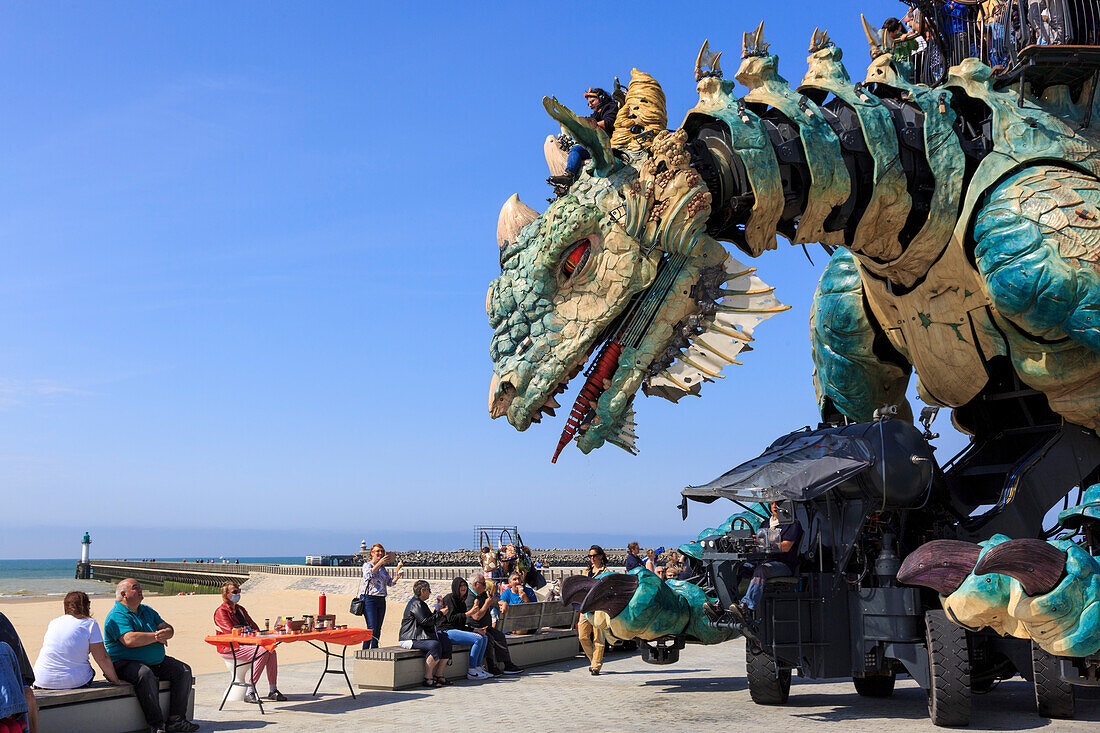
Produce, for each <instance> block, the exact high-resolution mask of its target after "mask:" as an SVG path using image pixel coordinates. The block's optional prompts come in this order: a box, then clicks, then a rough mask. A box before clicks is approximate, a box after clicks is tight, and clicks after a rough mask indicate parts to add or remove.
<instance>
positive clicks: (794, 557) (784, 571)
mask: <svg viewBox="0 0 1100 733" xmlns="http://www.w3.org/2000/svg"><path fill="white" fill-rule="evenodd" d="M771 511H772V516H771V519H770V520H769V521H768V525H767V530H778V534H779V537H778V543H779V545H778V547H777V548H776V547H771V548H769V554H771V553H772V552H775V551H777V554H775V559H774V560H767V561H765V562H761V563H755V564H748V563H747V564H746V565H745V567H744V568H743V569H742V572H743V573H747V572H748V571H749V570H751V571H752V580H750V581H749V589H748V591H746V592H745V597H744V599H743V600H742V601H741V611H742V612H745V611H746V610H747V611H752V612H755V611H756V606H757V605H758V604H759V603H760V597H761V596H762V595H763V593H764V581H765V580H767V579H768V578H779V577H783V576H788V575H793V576H797V575H798V544H799V543H800V542H801V541H802V524H801V523H799V521H798V519H795V520H794V521H793V522H791V523H790V524H785V525H781V524H780V523H779V502H776V501H773V502H772V503H771Z"/></svg>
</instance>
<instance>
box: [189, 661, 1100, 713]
mask: <svg viewBox="0 0 1100 733" xmlns="http://www.w3.org/2000/svg"><path fill="white" fill-rule="evenodd" d="M349 666H350V665H349ZM320 669H321V662H320V659H318V661H317V663H316V664H295V665H286V666H284V667H283V668H282V669H280V671H279V683H280V687H281V688H282V691H283V692H284V693H286V695H287V696H288V697H289V698H290V700H289V701H287V702H284V703H271V704H270V705H265V710H266V711H267V714H266V715H263V716H261V715H260V712H259V710H257V709H256V707H255V706H254V705H248V704H246V703H243V702H230V703H226V707H225V710H223V711H221V712H219V711H218V703H219V702H220V701H221V696H222V693H223V692H224V690H225V682H226V680H227V678H228V675H227V674H213V675H211V674H208V675H201V676H199V677H198V680H197V684H196V704H195V719H196V720H197V721H198V722H199V723H201V724H202V730H203V731H229V730H270V731H278V732H282V731H361V730H364V729H365V728H367V727H370V728H372V729H381V730H398V729H400V730H409V729H410V728H413V729H416V730H434V731H452V730H458V729H459V728H460V727H462V728H467V729H471V730H478V731H498V730H499V731H505V730H507V731H516V730H529V731H544V730H545V731H551V730H552V731H555V733H559V732H562V731H629V732H630V733H637V731H641V730H661V731H665V730H667V731H692V733H699V732H700V731H714V730H759V731H784V730H801V731H806V730H811V731H814V732H815V733H816V732H817V731H822V732H825V731H843V732H844V733H862V732H864V731H866V732H867V733H882V732H883V731H885V730H889V731H891V733H893V732H894V731H935V730H943V729H937V728H935V727H934V726H933V725H932V724H931V723H930V722H929V721H928V715H927V709H926V705H925V696H924V693H923V692H922V691H921V689H920V688H919V687H918V686H917V685H916V684H915V683H914V682H913V681H912V680H909V679H902V680H899V681H898V687H897V691H896V692H895V693H894V696H893V697H892V698H890V699H887V700H872V699H864V698H860V697H859V696H858V695H856V693H855V690H854V689H853V687H852V683H851V681H847V680H845V681H838V682H810V681H805V680H799V679H797V678H795V680H794V682H793V684H792V685H791V698H790V702H789V703H788V704H787V705H786V706H782V707H763V706H759V705H755V704H753V702H752V700H751V699H750V698H749V692H748V689H746V687H745V676H744V675H745V659H744V647H743V646H742V645H740V644H739V643H736V642H733V643H729V644H723V645H719V646H713V647H688V648H687V649H685V650H684V652H683V653H682V656H681V658H680V662H678V663H677V664H674V665H669V666H666V667H659V666H654V665H648V664H645V663H643V662H642V660H641V658H640V657H639V656H638V654H636V653H634V654H630V655H615V654H609V655H608V657H607V658H606V659H605V664H604V673H603V674H602V675H600V676H599V677H592V676H591V675H589V674H588V668H587V666H586V663H585V661H584V658H583V657H578V658H577V659H576V660H575V661H570V662H561V663H558V664H552V665H546V666H543V667H535V668H532V669H530V670H528V671H527V672H526V673H525V674H523V675H519V676H515V677H502V678H497V679H493V680H488V681H486V682H482V683H478V682H465V681H463V682H457V683H455V684H454V685H453V686H451V687H447V688H443V689H439V690H427V689H423V690H422V689H414V690H407V691H402V692H380V691H375V690H362V691H357V693H358V699H356V700H352V699H351V697H350V696H349V695H348V694H347V687H346V686H344V687H343V692H342V693H341V689H340V687H341V685H344V681H343V678H340V677H337V676H335V675H328V678H327V679H326V680H325V681H324V683H322V685H321V690H320V694H319V695H318V697H317V698H312V697H310V695H309V693H310V692H311V691H312V690H313V686H314V684H315V683H316V681H317V676H318V673H319V671H320ZM260 689H261V691H262V690H264V689H266V681H265V680H261V682H260ZM971 719H972V721H973V725H971V727H970V728H969V730H1029V729H1032V728H1043V729H1044V731H1050V732H1051V733H1054V732H1055V731H1076V732H1078V733H1085V732H1086V731H1095V730H1097V723H1098V722H1100V699H1096V700H1093V699H1089V700H1078V702H1077V718H1076V719H1075V720H1057V721H1051V720H1046V719H1043V718H1040V717H1039V716H1038V715H1036V714H1035V703H1034V697H1033V695H1032V689H1031V685H1030V684H1028V683H1027V682H1025V681H1023V680H1021V679H1019V678H1017V679H1015V680H1013V681H1010V682H1004V683H1002V684H1001V685H1000V686H999V687H998V688H996V689H995V690H993V691H992V692H990V693H989V694H987V695H977V696H975V697H974V712H973V714H972V718H971Z"/></svg>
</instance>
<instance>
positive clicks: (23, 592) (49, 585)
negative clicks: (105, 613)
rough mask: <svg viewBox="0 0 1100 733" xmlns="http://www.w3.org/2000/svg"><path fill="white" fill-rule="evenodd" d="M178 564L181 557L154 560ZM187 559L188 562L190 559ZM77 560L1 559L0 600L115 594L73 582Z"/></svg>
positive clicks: (272, 560)
mask: <svg viewBox="0 0 1100 733" xmlns="http://www.w3.org/2000/svg"><path fill="white" fill-rule="evenodd" d="M157 559H158V560H165V561H173V560H175V561H179V560H182V559H184V558H168V557H165V558H157ZM233 559H234V560H237V559H239V560H240V561H241V562H242V563H268V564H278V565H301V564H303V563H304V562H305V558H304V557H242V558H233ZM189 560H190V559H189ZM76 563H77V560H76V559H75V558H74V559H72V560H0V601H3V600H5V599H8V598H54V597H58V598H63V597H64V596H65V594H66V593H68V592H69V591H71V590H82V591H84V592H85V593H87V594H88V595H89V596H91V597H93V598H94V597H97V596H111V595H114V592H115V589H114V586H113V585H111V584H108V583H103V582H100V581H96V580H74V579H73V576H74V575H75V574H76Z"/></svg>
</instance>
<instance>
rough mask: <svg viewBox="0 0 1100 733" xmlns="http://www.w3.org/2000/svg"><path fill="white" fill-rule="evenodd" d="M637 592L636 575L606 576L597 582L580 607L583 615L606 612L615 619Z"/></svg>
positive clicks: (614, 574)
mask: <svg viewBox="0 0 1100 733" xmlns="http://www.w3.org/2000/svg"><path fill="white" fill-rule="evenodd" d="M637 590H638V577H637V576H636V575H624V574H621V573H612V574H610V575H605V576H603V577H602V578H600V579H599V580H596V581H595V582H594V583H593V584H592V586H591V588H590V589H589V591H588V593H587V594H586V595H585V597H584V600H583V601H582V602H581V605H580V610H581V613H591V612H593V611H604V612H606V613H607V615H608V616H610V617H611V618H614V617H616V616H618V615H619V614H620V613H622V611H623V609H624V608H626V607H627V605H628V604H629V603H630V601H631V600H632V599H633V598H634V592H635V591H637Z"/></svg>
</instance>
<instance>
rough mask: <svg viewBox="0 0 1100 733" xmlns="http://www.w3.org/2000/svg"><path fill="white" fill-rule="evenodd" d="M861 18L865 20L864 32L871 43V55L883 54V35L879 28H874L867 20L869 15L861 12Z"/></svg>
mask: <svg viewBox="0 0 1100 733" xmlns="http://www.w3.org/2000/svg"><path fill="white" fill-rule="evenodd" d="M859 18H860V20H862V21H863V32H864V33H866V34H867V42H868V43H870V44H871V55H872V56H881V55H882V54H883V53H885V52H884V51H883V50H882V36H880V35H879V32H878V30H876V29H875V28H872V27H871V24H870V23H868V22H867V16H865V15H864V14H863V13H860V14H859Z"/></svg>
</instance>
